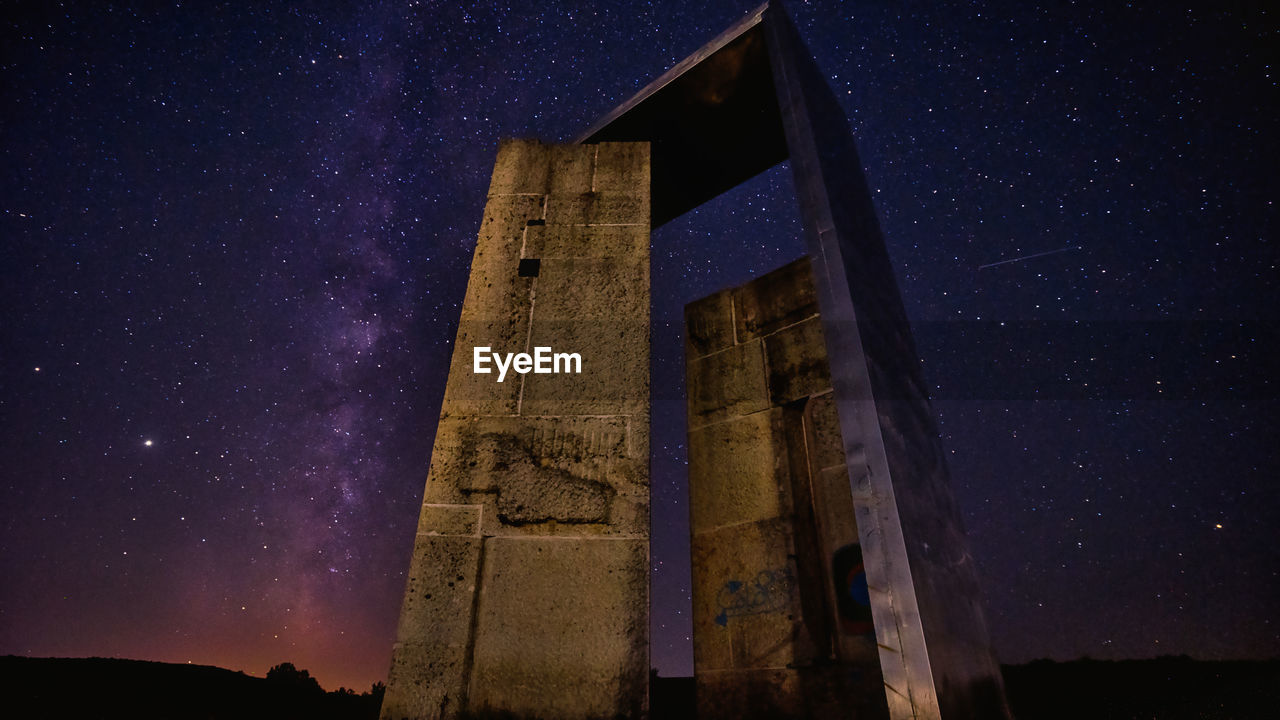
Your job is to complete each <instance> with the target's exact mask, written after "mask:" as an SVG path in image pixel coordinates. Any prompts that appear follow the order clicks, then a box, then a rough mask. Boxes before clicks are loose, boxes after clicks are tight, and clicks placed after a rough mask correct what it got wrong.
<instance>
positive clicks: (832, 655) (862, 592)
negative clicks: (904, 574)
mask: <svg viewBox="0 0 1280 720" xmlns="http://www.w3.org/2000/svg"><path fill="white" fill-rule="evenodd" d="M685 337H686V340H687V342H686V346H685V351H686V368H687V377H688V392H689V496H690V507H689V511H690V522H691V531H692V550H693V563H692V567H693V630H694V635H693V643H694V676H695V681H696V685H697V701H698V717H699V718H700V720H730V719H732V720H744V719H747V718H760V719H761V720H764V719H765V718H779V717H786V718H795V719H796V720H801V719H811V720H816V719H818V718H832V719H833V720H834V719H835V718H841V719H842V720H869V719H872V718H874V719H876V720H879V719H881V718H887V717H888V708H887V707H886V704H885V702H886V701H885V694H884V690H883V686H882V683H883V679H882V676H881V672H880V660H879V651H878V648H877V646H876V639H875V627H874V625H873V621H872V613H871V604H870V600H869V598H868V594H867V584H866V574H865V572H864V571H863V563H862V547H861V543H860V541H859V533H858V524H857V520H856V519H855V512H854V505H853V496H852V493H851V492H850V489H849V483H848V479H847V478H848V470H847V468H846V465H845V456H844V451H843V441H842V435H841V431H840V422H839V419H838V418H837V415H836V408H835V401H834V397H833V391H832V386H831V376H830V371H829V365H828V362H827V352H826V345H825V341H824V337H823V329H822V323H821V318H820V317H819V314H818V299H817V294H816V291H815V289H814V285H813V279H812V275H811V273H810V264H809V261H808V259H807V258H802V259H801V260H797V261H796V262H793V263H791V264H789V265H786V266H784V267H782V268H780V269H778V270H775V271H773V272H771V273H769V274H767V275H764V276H762V277H760V278H758V279H756V280H754V281H752V282H750V283H748V284H746V285H743V286H742V287H739V288H732V289H729V290H723V291H721V292H718V293H715V294H713V295H710V296H708V297H706V298H703V299H701V300H699V301H697V302H694V303H692V304H690V305H689V306H688V307H687V308H686V309H685Z"/></svg>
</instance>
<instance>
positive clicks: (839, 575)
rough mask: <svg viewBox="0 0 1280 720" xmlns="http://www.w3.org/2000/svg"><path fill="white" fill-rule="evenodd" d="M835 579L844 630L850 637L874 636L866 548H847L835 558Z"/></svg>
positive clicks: (852, 546)
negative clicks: (864, 556) (864, 563)
mask: <svg viewBox="0 0 1280 720" xmlns="http://www.w3.org/2000/svg"><path fill="white" fill-rule="evenodd" d="M831 575H832V579H833V580H834V581H835V587H836V614H837V615H838V616H839V618H840V630H841V631H842V632H844V633H845V634H847V635H873V634H875V625H874V624H873V623H872V621H871V591H870V590H868V589H867V571H866V568H865V567H863V565H862V547H861V546H859V545H856V544H855V545H845V546H844V547H842V548H840V549H839V550H836V552H835V554H834V555H832V557H831Z"/></svg>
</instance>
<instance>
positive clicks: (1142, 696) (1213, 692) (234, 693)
mask: <svg viewBox="0 0 1280 720" xmlns="http://www.w3.org/2000/svg"><path fill="white" fill-rule="evenodd" d="M282 668H283V669H282ZM1003 669H1004V677H1005V685H1006V690H1007V692H1008V696H1009V704H1010V706H1011V707H1012V708H1013V712H1014V716H1015V717H1016V718H1018V720H1066V719H1067V718H1070V719H1071V720H1078V719H1081V718H1088V719H1089V720H1153V719H1158V720H1191V719H1193V718H1194V719H1195V720H1217V719H1219V718H1221V719H1223V720H1253V719H1258V720H1262V719H1267V720H1269V719H1270V718H1275V717H1277V708H1280V660H1266V661H1243V660H1242V661H1217V662H1211V661H1201V660H1192V659H1190V658H1186V657H1164V658H1157V659H1154V660H1120V661H1099V660H1088V659H1085V660H1076V661H1073V662H1065V663H1056V662H1051V661H1047V660H1041V661H1036V662H1032V663H1028V664H1026V665H1006V666H1004V668H1003ZM0 693H2V694H3V697H4V698H5V699H6V703H5V705H6V706H7V707H10V708H25V709H26V715H27V716H30V717H41V718H67V719H71V718H74V719H75V720H87V719H89V718H125V717H128V718H136V719H138V720H153V719H154V720H160V719H161V718H166V719H171V718H172V719H176V718H199V719H201V720H221V719H222V718H227V719H228V720H230V719H232V718H234V719H236V720H240V719H245V720H253V719H256V718H263V719H267V718H272V719H276V720H278V719H281V718H320V719H322V720H323V719H325V718H332V719H333V720H339V719H341V720H366V719H367V720H373V719H374V718H376V717H377V716H378V707H379V704H380V703H381V693H380V692H377V688H376V687H375V692H365V693H363V694H356V693H354V692H351V691H347V690H339V691H333V692H324V691H323V690H322V689H321V688H320V686H319V685H318V684H316V683H315V681H314V680H313V679H312V678H311V677H310V676H309V674H308V673H307V672H306V671H305V670H295V669H293V667H292V666H277V668H273V670H272V672H271V673H269V674H268V677H267V678H257V677H251V676H249V675H245V674H244V673H239V672H233V671H231V670H224V669H222V668H216V667H209V666H202V665H173V664H169V663H158V662H145V661H141V660H117V659H106V658H85V659H64V658H24V657H16V656H12V655H10V656H6V657H0ZM693 693H694V687H693V679H692V678H684V677H676V678H664V677H655V678H654V682H653V698H652V703H651V706H652V717H653V720H684V719H686V718H688V719H691V718H693V712H692V707H693Z"/></svg>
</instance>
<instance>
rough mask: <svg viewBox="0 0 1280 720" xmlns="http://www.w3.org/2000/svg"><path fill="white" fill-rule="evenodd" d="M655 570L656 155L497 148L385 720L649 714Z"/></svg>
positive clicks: (523, 145) (622, 149)
mask: <svg viewBox="0 0 1280 720" xmlns="http://www.w3.org/2000/svg"><path fill="white" fill-rule="evenodd" d="M476 347H488V348H490V349H491V352H492V353H502V354H505V353H528V354H530V355H533V354H535V349H536V348H539V347H546V348H550V351H551V352H553V353H576V354H578V355H580V357H581V372H579V373H573V372H562V373H547V374H540V373H534V372H530V373H527V374H519V373H517V372H516V371H515V369H511V370H509V371H508V372H507V374H506V377H505V378H504V379H503V380H502V381H501V382H499V381H498V371H497V369H496V368H495V367H494V365H495V363H493V362H490V363H488V366H489V367H490V368H491V369H492V370H493V371H492V372H490V373H488V374H483V373H476V372H474V367H473V366H474V362H475V354H474V348H476ZM566 364H567V365H569V366H570V367H571V361H568V362H567V363H566ZM562 367H563V366H562ZM648 558H649V146H648V144H647V143H600V144H597V145H543V144H540V143H538V142H536V141H505V142H503V143H502V145H501V147H500V148H499V151H498V159H497V162H496V164H495V167H494V171H493V179H492V183H491V185H490V189H489V196H488V201H487V203H486V206H485V212H484V220H483V222H482V224H481V227H480V236H479V240H478V241H477V243H476V250H475V256H474V259H473V260H472V265H471V277H470V281H469V284H468V286H467V294H466V299H465V301H464V303H463V307H462V317H461V320H460V322H459V326H458V335H457V340H456V342H455V344H454V353H453V360H452V363H451V365H450V369H449V379H448V384H447V386H446V390H445V397H444V403H443V406H442V409H441V412H440V424H439V427H438V429H437V431H436V437H435V445H434V448H433V451H432V457H431V468H430V473H429V476H428V478H427V485H426V491H425V496H424V499H423V505H422V512H421V515H420V519H419V523H418V534H417V538H416V541H415V544H414V550H413V559H412V563H411V567H410V572H409V579H408V583H407V587H406V589H405V600H404V605H403V609H402V612H401V618H400V625H399V629H398V634H397V641H396V645H395V650H394V654H393V658H392V666H391V673H390V677H389V680H388V685H387V694H386V697H385V699H384V701H383V706H382V717H383V718H386V719H389V720H390V719H397V718H402V717H405V718H455V717H467V716H473V717H474V716H501V717H509V718H533V717H539V718H550V717H555V718H565V719H571V718H584V719H585V718H602V717H608V718H615V717H623V718H640V717H643V716H644V715H645V713H646V712H647V705H648V669H649V659H648V634H649V567H648V564H649V562H648Z"/></svg>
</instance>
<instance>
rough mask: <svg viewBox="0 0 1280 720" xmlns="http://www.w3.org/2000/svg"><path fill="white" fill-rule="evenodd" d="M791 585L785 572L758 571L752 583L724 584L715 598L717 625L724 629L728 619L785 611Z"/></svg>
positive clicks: (779, 569)
mask: <svg viewBox="0 0 1280 720" xmlns="http://www.w3.org/2000/svg"><path fill="white" fill-rule="evenodd" d="M792 585H793V582H792V578H791V571H790V570H788V569H787V568H778V569H776V570H761V571H760V572H759V573H757V574H756V576H755V578H754V579H752V580H750V581H747V582H744V581H741V580H730V581H728V582H726V583H725V584H724V587H723V588H720V592H719V593H717V595H716V600H717V601H718V602H719V605H720V614H719V615H716V624H717V625H719V626H720V627H725V626H726V625H728V624H729V618H730V617H736V616H739V615H760V614H762V613H769V612H776V611H779V610H784V609H786V607H787V603H788V601H790V599H791V588H792Z"/></svg>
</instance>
